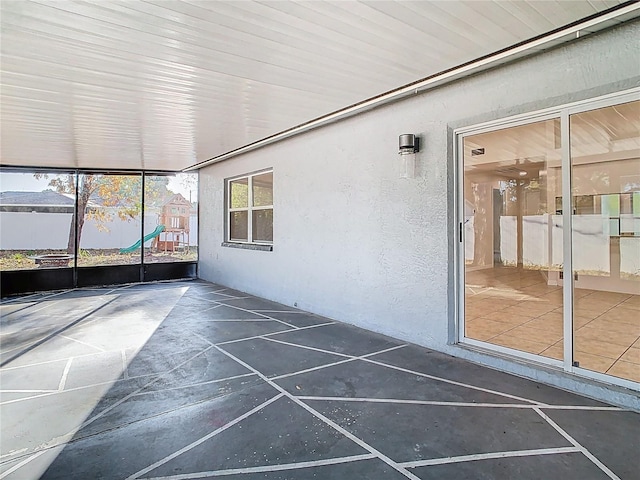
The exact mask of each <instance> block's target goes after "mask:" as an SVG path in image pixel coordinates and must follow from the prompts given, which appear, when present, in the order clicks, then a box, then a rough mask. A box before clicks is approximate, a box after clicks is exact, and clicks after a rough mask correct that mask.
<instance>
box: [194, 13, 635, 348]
mask: <svg viewBox="0 0 640 480" xmlns="http://www.w3.org/2000/svg"><path fill="white" fill-rule="evenodd" d="M638 39H640V23H639V22H635V23H632V24H628V25H625V26H622V27H620V28H617V29H615V30H610V31H607V32H604V33H602V34H600V35H597V36H591V37H587V38H585V39H583V40H580V41H575V42H573V43H572V44H570V45H567V46H564V47H561V48H559V49H556V50H552V51H550V52H545V53H542V54H540V55H537V56H535V57H531V58H528V59H524V60H521V61H518V62H516V63H513V64H510V65H507V66H504V67H501V68H498V69H495V70H492V71H489V72H486V73H483V74H479V75H476V76H474V77H471V78H467V79H464V80H461V81H457V82H455V83H452V84H450V85H447V86H444V87H440V88H437V89H435V90H432V91H429V92H426V93H424V94H420V95H418V96H416V97H413V98H411V99H407V100H403V101H401V102H397V103H394V104H392V105H388V106H385V107H382V108H378V109H376V110H373V111H371V112H367V113H364V114H360V115H358V116H356V117H353V118H350V119H346V120H343V121H340V122H338V123H334V124H332V125H329V126H326V127H322V128H319V129H316V130H313V131H311V132H308V133H305V134H302V135H299V136H296V137H293V138H291V139H288V140H285V141H282V142H280V143H277V144H274V145H271V146H268V147H265V148H262V149H259V150H256V151H254V152H250V153H247V154H244V155H241V156H238V157H235V158H233V159H231V160H229V161H225V162H222V163H219V164H214V165H212V166H209V167H207V168H205V169H203V170H201V172H200V196H199V198H200V199H201V203H200V229H201V230H200V231H201V237H200V264H199V275H200V277H201V278H203V279H206V280H210V281H213V282H216V283H220V284H223V285H227V286H230V287H233V288H237V289H239V290H243V291H246V292H249V293H252V294H255V295H259V296H262V297H265V298H268V299H271V300H275V301H278V302H281V303H284V304H287V305H293V304H294V303H297V306H298V307H299V308H301V309H303V310H308V311H311V312H315V313H318V314H322V315H326V316H328V317H331V318H334V319H337V320H340V321H344V322H348V323H352V324H355V325H359V326H362V327H365V328H368V329H371V330H375V331H378V332H382V333H385V334H388V335H391V336H394V337H397V338H401V339H405V340H408V341H411V342H414V343H418V344H421V345H424V346H427V347H431V348H434V349H437V350H441V351H447V352H449V353H454V354H460V351H459V349H456V347H452V346H450V345H448V342H451V340H452V338H453V335H452V333H453V316H454V312H453V308H452V305H453V302H454V296H453V285H454V282H455V276H454V272H453V251H454V250H453V249H454V242H456V241H457V235H456V229H455V228H454V224H453V214H454V210H453V208H454V207H453V199H454V181H453V175H454V169H455V167H454V162H453V150H452V142H453V134H452V132H453V129H454V128H458V127H462V126H466V125H473V124H476V123H479V122H484V121H488V120H493V119H498V118H503V117H507V116H510V115H514V114H518V113H526V112H530V111H534V110H538V109H541V108H545V107H550V106H555V105H561V104H565V103H569V102H572V101H576V100H582V99H588V98H592V97H595V96H598V95H602V94H607V93H611V92H616V91H621V90H624V89H627V88H631V87H635V86H637V85H639V84H640V79H639V77H638V75H639V72H640V69H639V62H638V56H637V52H638V47H639V46H640V45H639V40H638ZM416 54H419V52H416ZM401 133H416V134H419V135H420V136H421V137H422V145H423V146H422V151H421V152H420V153H419V154H418V166H417V178H414V179H408V180H403V179H400V178H399V174H398V167H399V163H400V162H399V157H398V154H397V140H398V135H399V134H401ZM271 167H272V168H273V175H274V248H273V252H264V251H250V250H240V249H234V248H229V247H222V246H221V242H222V241H223V240H224V198H223V197H224V179H225V178H228V177H231V176H235V175H240V174H245V173H249V172H252V171H257V170H260V169H264V168H271ZM462 355H463V356H464V354H462Z"/></svg>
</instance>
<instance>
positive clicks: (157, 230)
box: [120, 225, 164, 253]
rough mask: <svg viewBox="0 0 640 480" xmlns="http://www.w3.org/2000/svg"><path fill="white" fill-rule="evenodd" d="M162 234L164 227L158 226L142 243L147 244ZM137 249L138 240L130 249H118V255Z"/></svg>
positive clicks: (138, 245) (138, 246)
mask: <svg viewBox="0 0 640 480" xmlns="http://www.w3.org/2000/svg"><path fill="white" fill-rule="evenodd" d="M162 232H164V225H158V226H157V227H156V229H155V230H154V231H153V232H151V233H149V234H147V235H145V236H144V240H143V242H148V241H149V240H151V239H152V238H155V237H157V236H158V235H160V234H161V233H162ZM137 248H140V240H138V241H137V242H136V243H134V244H133V245H131V246H130V247H127V248H121V249H120V253H131V252H133V251H134V250H135V249H137Z"/></svg>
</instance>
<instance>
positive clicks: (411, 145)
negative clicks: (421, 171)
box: [398, 133, 420, 178]
mask: <svg viewBox="0 0 640 480" xmlns="http://www.w3.org/2000/svg"><path fill="white" fill-rule="evenodd" d="M398 146H399V151H398V153H399V154H400V178H414V177H415V173H416V153H417V152H419V151H420V137H416V136H415V135H414V134H413V133H403V134H402V135H400V137H398Z"/></svg>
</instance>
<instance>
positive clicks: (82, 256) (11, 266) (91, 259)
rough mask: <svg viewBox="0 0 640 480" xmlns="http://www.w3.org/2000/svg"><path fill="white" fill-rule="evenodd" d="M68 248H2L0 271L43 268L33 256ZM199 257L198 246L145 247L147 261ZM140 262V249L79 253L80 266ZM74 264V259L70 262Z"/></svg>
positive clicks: (84, 250)
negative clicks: (176, 249) (153, 249)
mask: <svg viewBox="0 0 640 480" xmlns="http://www.w3.org/2000/svg"><path fill="white" fill-rule="evenodd" d="M66 253H67V252H66V250H0V271H9V270H34V269H37V268H41V267H40V266H39V265H37V264H36V262H35V260H34V258H33V257H35V256H38V255H49V254H66ZM197 259H198V247H191V248H190V251H189V252H188V253H187V252H166V253H164V252H151V251H150V250H149V249H148V248H146V249H145V253H144V261H145V263H171V262H190V261H196V260H197ZM139 263H140V250H135V251H134V252H132V253H120V250H119V249H81V250H80V252H79V253H78V266H79V267H93V266H100V265H135V264H139ZM69 266H70V267H71V266H73V260H71V261H70V262H69Z"/></svg>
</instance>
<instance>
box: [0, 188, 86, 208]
mask: <svg viewBox="0 0 640 480" xmlns="http://www.w3.org/2000/svg"><path fill="white" fill-rule="evenodd" d="M0 205H55V206H60V205H64V206H67V205H69V206H73V205H75V200H74V199H73V198H69V197H68V196H67V195H64V194H62V193H58V192H54V191H53V190H45V191H44V192H0Z"/></svg>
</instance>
